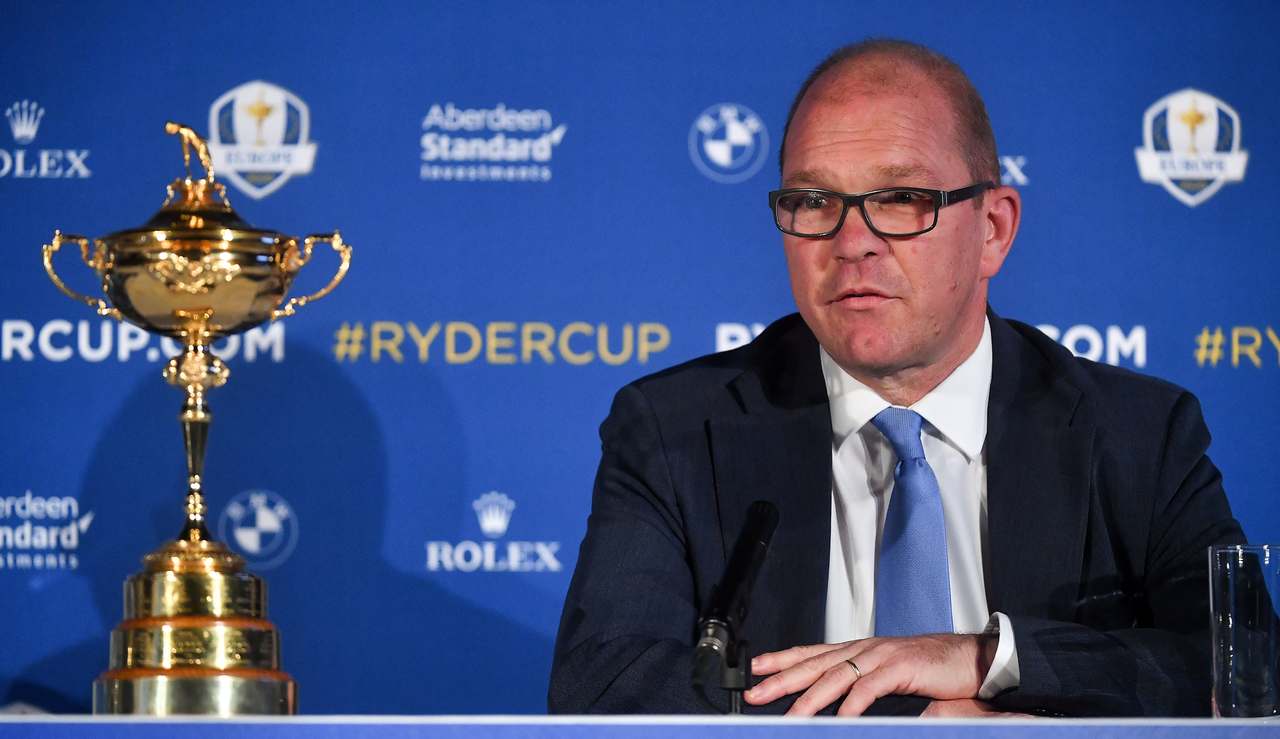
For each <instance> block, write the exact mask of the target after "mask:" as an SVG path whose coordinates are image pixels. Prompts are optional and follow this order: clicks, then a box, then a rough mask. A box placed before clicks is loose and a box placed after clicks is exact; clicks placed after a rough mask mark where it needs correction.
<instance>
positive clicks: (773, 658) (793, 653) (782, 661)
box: [751, 644, 845, 675]
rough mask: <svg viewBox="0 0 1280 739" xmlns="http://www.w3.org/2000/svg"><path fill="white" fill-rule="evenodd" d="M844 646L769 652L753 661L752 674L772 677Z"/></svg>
mask: <svg viewBox="0 0 1280 739" xmlns="http://www.w3.org/2000/svg"><path fill="white" fill-rule="evenodd" d="M843 646H845V645H844V644H812V645H806V646H800V647H792V648H790V649H784V650H782V651H781V652H768V653H766V654H762V655H760V656H758V657H756V658H755V659H753V660H751V672H752V674H755V675H772V674H773V673H775V672H782V671H783V670H785V669H788V668H790V667H792V666H794V665H797V664H799V663H801V662H803V661H805V660H806V659H809V658H810V657H814V656H816V655H819V654H823V653H825V652H829V651H831V650H833V649H839V648H841V647H843Z"/></svg>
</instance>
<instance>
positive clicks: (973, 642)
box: [745, 634, 999, 716]
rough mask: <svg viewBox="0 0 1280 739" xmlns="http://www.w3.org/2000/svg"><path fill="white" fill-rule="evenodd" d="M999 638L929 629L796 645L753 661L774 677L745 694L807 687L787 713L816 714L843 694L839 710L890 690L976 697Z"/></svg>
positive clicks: (756, 669) (856, 707)
mask: <svg viewBox="0 0 1280 739" xmlns="http://www.w3.org/2000/svg"><path fill="white" fill-rule="evenodd" d="M998 643H999V637H996V636H987V635H980V634H928V635H925V636H908V637H894V638H885V639H875V638H873V639H860V640H858V641H851V642H845V643H844V644H818V645H815V646H809V647H792V648H791V649H787V650H785V651H782V652H771V653H769V654H762V655H760V656H759V657H756V658H755V659H753V660H752V661H751V671H752V673H754V674H756V675H771V677H769V678H768V679H766V680H764V681H762V682H761V683H760V684H759V685H757V686H755V687H754V688H752V689H751V690H748V691H747V692H746V695H745V697H746V700H747V702H748V703H751V704H753V705H762V704H765V703H770V702H773V701H775V700H777V699H779V698H781V697H782V696H784V695H790V694H792V693H799V692H800V691H804V695H802V696H800V698H799V699H797V700H796V702H795V705H793V706H792V707H791V709H790V710H788V711H787V715H789V716H812V715H814V714H816V713H817V712H818V711H820V710H822V709H823V708H826V707H827V706H829V705H831V704H832V703H834V702H835V701H836V700H838V699H839V698H840V697H841V696H843V695H846V694H847V695H848V697H847V698H845V700H844V703H843V704H841V706H840V710H839V715H841V716H859V715H861V714H862V712H863V711H865V710H867V707H868V706H870V705H871V704H872V703H873V702H874V701H875V700H876V699H877V698H879V697H881V696H885V695H923V696H928V697H930V698H934V699H937V700H957V699H962V698H977V697H978V690H979V689H980V688H981V687H982V681H983V680H985V679H986V677H987V670H988V669H989V668H990V667H991V661H992V659H994V658H995V653H996V645H997V644H998ZM850 660H852V662H853V663H854V664H856V665H857V666H858V671H860V672H861V673H862V677H861V678H859V677H858V675H857V672H855V671H854V668H853V665H851V664H850V663H849V661H850Z"/></svg>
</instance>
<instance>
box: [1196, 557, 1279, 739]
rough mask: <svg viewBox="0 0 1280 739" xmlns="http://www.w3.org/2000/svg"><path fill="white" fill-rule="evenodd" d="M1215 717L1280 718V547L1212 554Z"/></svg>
mask: <svg viewBox="0 0 1280 739" xmlns="http://www.w3.org/2000/svg"><path fill="white" fill-rule="evenodd" d="M1209 578H1210V585H1209V588H1210V592H1209V603H1210V610H1211V613H1212V620H1211V628H1212V631H1213V635H1212V638H1213V715H1214V716H1218V717H1221V718H1259V717H1268V716H1280V617H1278V616H1277V614H1278V613H1280V545H1275V544H1270V545H1268V544H1240V545H1233V546H1219V547H1211V548H1210V549H1209Z"/></svg>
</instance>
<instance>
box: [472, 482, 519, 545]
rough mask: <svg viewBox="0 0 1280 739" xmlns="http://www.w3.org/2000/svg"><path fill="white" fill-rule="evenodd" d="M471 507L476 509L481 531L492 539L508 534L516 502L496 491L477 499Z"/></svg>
mask: <svg viewBox="0 0 1280 739" xmlns="http://www.w3.org/2000/svg"><path fill="white" fill-rule="evenodd" d="M471 506H472V507H473V508H475V509H476V518H478V519H479V520H480V531H482V532H483V533H484V535H485V536H487V537H489V538H490V539H497V538H498V537H500V536H502V535H503V534H505V533H507V525H508V524H509V523H510V522H511V512H512V511H514V510H515V509H516V502H515V501H514V500H512V499H510V498H508V497H507V496H505V495H503V494H502V493H499V492H497V491H496V490H495V491H493V492H490V493H485V494H484V495H481V496H480V497H479V498H476V499H475V501H473V502H472V503H471Z"/></svg>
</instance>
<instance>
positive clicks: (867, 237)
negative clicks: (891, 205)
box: [831, 207, 889, 262]
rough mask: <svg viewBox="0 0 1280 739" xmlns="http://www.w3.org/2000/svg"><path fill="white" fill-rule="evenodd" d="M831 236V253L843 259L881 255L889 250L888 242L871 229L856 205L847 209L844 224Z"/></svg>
mask: <svg viewBox="0 0 1280 739" xmlns="http://www.w3.org/2000/svg"><path fill="white" fill-rule="evenodd" d="M831 238H832V245H831V249H832V255H833V256H834V257H835V258H836V259H841V260H845V261H851V262H852V261H859V260H862V259H866V258H868V257H874V256H881V255H883V254H885V253H886V252H888V250H889V245H888V243H886V242H885V240H884V238H883V237H881V236H878V235H876V233H875V232H874V231H872V230H871V228H870V227H869V226H868V225H867V221H866V219H865V218H863V217H862V211H861V210H859V209H858V208H856V207H854V208H850V209H849V213H848V214H847V215H846V216H845V218H844V225H843V226H841V227H840V230H839V231H837V232H836V233H835V235H834V236H832V237H831Z"/></svg>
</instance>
